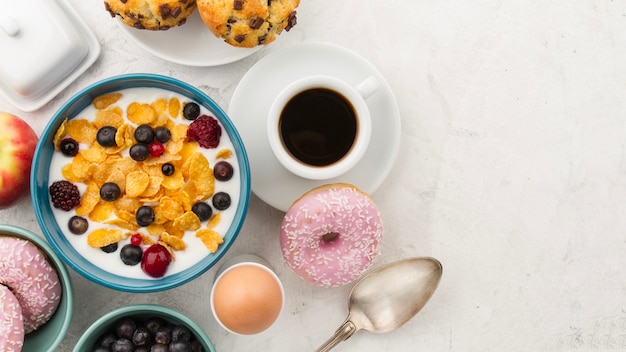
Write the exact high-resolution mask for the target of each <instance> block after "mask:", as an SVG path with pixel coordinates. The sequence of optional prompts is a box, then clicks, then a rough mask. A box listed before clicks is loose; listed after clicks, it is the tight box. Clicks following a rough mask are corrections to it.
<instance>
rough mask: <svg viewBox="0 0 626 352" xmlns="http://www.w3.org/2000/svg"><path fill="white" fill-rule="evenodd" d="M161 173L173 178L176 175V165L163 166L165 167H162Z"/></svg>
mask: <svg viewBox="0 0 626 352" xmlns="http://www.w3.org/2000/svg"><path fill="white" fill-rule="evenodd" d="M161 172H163V175H165V176H172V175H173V174H174V165H172V164H171V163H165V164H163V166H161Z"/></svg>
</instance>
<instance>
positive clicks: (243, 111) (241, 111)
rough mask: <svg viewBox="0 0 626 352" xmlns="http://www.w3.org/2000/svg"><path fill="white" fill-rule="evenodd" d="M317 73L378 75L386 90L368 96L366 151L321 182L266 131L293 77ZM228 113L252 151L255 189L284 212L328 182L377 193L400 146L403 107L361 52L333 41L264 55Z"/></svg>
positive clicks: (348, 77) (359, 77)
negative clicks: (293, 166)
mask: <svg viewBox="0 0 626 352" xmlns="http://www.w3.org/2000/svg"><path fill="white" fill-rule="evenodd" d="M314 74H325V75H331V76H335V77H338V78H340V79H342V80H345V81H346V82H348V83H352V84H354V85H356V84H358V83H360V82H362V81H363V80H364V79H366V78H368V77H369V76H374V77H376V78H377V79H378V80H379V82H380V83H381V89H380V90H379V91H377V92H376V93H374V94H373V95H372V96H371V97H369V98H368V99H367V105H368V107H369V109H370V113H371V116H372V137H371V142H370V145H369V148H368V150H367V152H366V154H365V156H364V157H363V158H362V159H361V161H360V162H359V163H358V164H357V165H356V166H355V167H354V168H353V169H351V170H350V171H348V172H347V173H345V174H343V175H341V176H338V177H335V178H332V179H329V180H321V181H320V180H308V179H304V178H301V177H299V176H296V175H294V174H292V173H291V172H289V171H287V170H286V169H285V168H284V167H283V166H282V165H281V164H280V163H279V161H278V160H277V159H276V158H275V157H274V154H273V153H272V151H271V149H270V146H269V144H268V141H267V134H266V132H265V131H266V121H267V113H268V111H269V109H270V106H271V104H272V101H273V100H274V98H275V97H276V95H278V93H279V92H280V91H281V90H282V89H283V88H284V87H285V86H286V85H287V84H289V83H291V82H293V81H294V80H297V79H299V78H302V77H306V76H309V75H314ZM228 116H229V117H230V118H231V119H232V121H233V123H234V124H235V125H236V127H237V130H238V131H239V133H240V135H241V137H242V139H243V142H244V145H245V147H246V152H247V153H248V158H249V160H250V170H251V179H252V192H254V194H256V195H257V196H258V197H259V198H261V199H262V200H263V201H264V202H266V203H267V204H269V205H271V206H272V207H274V208H276V209H279V210H282V211H286V210H287V209H289V207H290V206H291V204H292V203H293V201H294V200H296V199H297V198H298V197H300V196H301V195H302V194H304V193H305V192H307V191H308V190H310V189H312V188H314V187H317V186H319V185H322V184H327V183H335V182H345V183H351V184H353V185H355V186H357V187H359V188H360V189H361V190H362V191H364V192H367V193H369V194H372V193H373V192H374V191H375V190H376V189H377V188H378V187H379V186H380V185H381V184H382V182H383V181H384V179H385V178H386V177H387V175H388V174H389V172H390V171H391V167H392V166H393V164H394V162H395V159H396V156H397V154H398V150H399V147H400V112H399V109H398V105H397V103H396V100H395V97H394V95H393V92H392V91H391V87H390V86H389V84H388V83H387V81H386V80H385V78H384V77H383V75H382V74H381V73H380V72H379V71H378V70H377V69H376V68H375V67H374V66H373V65H372V64H371V63H370V62H368V61H367V60H365V59H364V58H363V57H361V56H359V55H358V54H356V53H354V52H352V51H350V50H348V49H345V48H342V47H339V46H336V45H333V44H328V43H317V42H309V43H302V44H297V45H293V46H290V47H286V48H283V49H280V50H278V51H275V52H273V53H270V54H269V55H267V56H266V57H264V58H263V59H261V60H259V62H257V63H256V64H255V65H254V66H253V67H252V68H251V69H250V70H249V71H248V72H247V73H246V74H245V75H244V77H243V78H242V79H241V81H240V83H239V85H238V86H237V88H236V89H235V92H234V93H233V97H232V100H231V103H230V107H229V111H228Z"/></svg>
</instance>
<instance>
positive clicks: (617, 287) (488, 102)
mask: <svg viewBox="0 0 626 352" xmlns="http://www.w3.org/2000/svg"><path fill="white" fill-rule="evenodd" d="M69 2H70V3H71V4H72V5H73V7H74V8H75V9H76V10H77V12H78V13H79V14H80V15H81V17H82V18H83V19H84V20H85V21H86V22H87V23H88V25H89V26H90V27H91V29H92V30H93V31H94V33H95V34H96V36H97V37H98V39H99V41H100V44H101V45H102V53H101V56H100V58H99V59H98V61H97V62H96V63H95V64H94V65H93V66H92V67H91V68H90V69H89V70H88V71H87V72H86V73H85V74H84V75H82V76H81V77H80V78H79V79H78V80H77V81H75V82H74V83H73V84H72V85H70V86H69V87H68V88H67V89H65V90H64V91H63V92H62V93H61V94H60V95H59V96H58V97H57V98H55V99H54V100H53V101H52V102H50V103H49V104H47V105H46V106H44V107H43V108H42V109H40V110H38V111H36V112H33V113H24V112H20V111H18V110H17V109H15V108H14V107H12V106H11V105H10V104H9V103H7V102H6V101H2V100H0V110H4V111H9V112H12V113H15V114H18V115H20V116H22V117H23V118H24V119H25V120H27V121H28V122H29V123H30V124H31V125H32V126H33V127H34V129H35V131H36V132H37V133H41V131H42V129H43V127H44V126H45V124H46V122H47V119H48V118H49V117H50V116H51V115H52V114H53V113H54V111H55V110H56V109H57V108H59V106H60V105H61V104H62V103H63V102H64V101H65V100H66V99H68V98H69V97H70V96H71V95H73V94H74V93H76V92H77V91H78V90H80V89H82V88H84V87H85V86H86V85H88V84H90V83H92V82H95V81H97V80H100V79H102V78H105V77H109V76H112V75H116V74H121V73H129V72H152V73H160V74H166V75H171V76H172V77H175V78H179V79H181V80H184V81H187V82H189V83H191V84H193V85H195V86H198V87H199V88H200V89H202V90H203V91H205V92H206V93H208V94H209V95H210V96H212V97H213V98H214V99H216V100H217V102H218V103H219V104H221V105H222V106H223V107H224V108H225V109H227V108H228V104H229V102H230V98H231V96H232V93H233V91H234V89H235V87H236V86H237V83H238V82H239V80H240V79H241V77H242V76H243V75H244V73H245V72H246V71H247V70H248V69H249V68H250V67H252V66H253V65H254V63H255V62H257V61H258V60H259V59H261V58H262V57H264V56H265V55H267V54H268V53H271V52H272V51H274V50H276V49H279V48H282V47H286V46H289V45H292V44H295V43H299V42H303V41H312V40H315V41H325V42H330V43H335V44H338V45H341V46H344V47H346V48H348V49H351V50H353V51H355V52H357V53H359V54H360V55H362V56H363V57H365V58H366V59H368V60H370V61H371V62H372V63H373V64H374V65H375V66H376V67H377V68H378V69H379V70H380V71H381V72H382V73H383V75H384V76H385V77H386V78H387V80H388V82H389V84H390V85H391V87H392V89H393V91H394V93H395V95H396V98H397V101H398V104H399V107H400V112H401V115H402V139H401V151H400V154H399V156H398V159H397V161H396V163H395V166H394V168H393V169H392V171H391V174H390V176H389V177H388V178H387V179H386V181H385V182H384V184H383V185H382V187H380V188H379V190H378V191H376V192H375V193H374V194H373V195H372V196H373V198H374V200H375V201H376V202H377V204H378V206H379V208H380V210H381V212H382V215H383V218H384V221H385V238H384V244H383V246H382V256H380V257H379V258H378V259H377V260H376V263H375V265H376V266H378V265H382V264H384V263H387V262H391V261H394V260H396V259H400V258H404V257H409V256H421V255H426V256H433V257H436V258H438V259H439V260H440V261H441V262H442V263H443V266H444V275H443V280H442V282H441V284H440V286H439V288H438V290H437V292H436V293H435V295H434V296H433V298H432V299H431V301H430V302H429V303H428V305H427V306H426V307H425V308H424V309H423V310H422V311H421V312H420V313H419V314H418V315H417V316H416V317H415V318H414V319H412V320H411V321H410V322H408V323H407V324H406V325H404V326H403V327H402V328H400V329H399V330H397V331H395V332H392V333H387V334H371V333H368V332H363V331H361V332H358V333H357V334H356V335H355V336H353V337H352V338H350V339H349V340H348V341H346V342H344V343H342V344H341V345H340V346H338V347H337V351H570V350H577V351H613V350H625V349H626V216H625V215H626V210H625V209H626V207H624V205H623V204H624V200H625V199H626V157H625V155H626V154H625V152H626V143H625V141H626V64H625V59H626V2H623V1H608V0H605V1H602V0H584V1H583V0H570V1H565V2H564V1H561V2H555V1H552V2H550V1H503V0H483V1H473V2H461V1H436V0H423V1H400V0H388V1H384V2H380V1H373V0H345V1H330V0H302V4H301V5H300V7H299V9H298V25H297V26H296V27H295V28H294V29H293V30H292V31H291V32H289V33H287V34H283V35H281V36H280V37H279V39H278V40H277V41H276V42H274V43H272V44H271V45H270V46H268V47H266V48H263V49H262V50H260V51H258V52H256V53H255V54H253V55H252V56H250V57H248V58H246V59H244V60H241V61H239V62H236V63H232V64H228V65H224V66H219V67H211V68H193V67H185V66H180V65H176V64H171V63H168V62H166V61H163V60H161V59H158V58H156V57H154V56H152V55H151V54H148V53H146V52H144V51H143V50H142V49H141V48H138V47H137V46H135V45H134V44H133V43H132V42H131V41H130V40H129V39H128V38H127V37H126V36H125V35H124V34H123V33H122V32H121V31H120V29H119V27H118V26H117V25H116V24H114V23H113V21H112V19H111V18H110V17H109V15H108V14H107V13H106V12H105V11H104V8H103V4H102V2H101V1H98V0H69ZM557 3H558V4H557ZM2 55H10V53H3V54H2ZM259 85H260V89H262V82H259ZM282 215H283V213H282V212H280V211H277V210H275V209H273V208H271V207H270V206H268V205H266V204H264V203H263V202H262V201H261V200H260V199H258V198H256V197H253V199H252V201H251V204H250V210H249V212H248V216H247V219H246V222H245V224H244V226H243V229H242V231H241V234H240V237H239V238H238V239H237V241H236V242H235V244H234V246H233V247H232V249H231V251H230V252H229V253H228V254H227V256H226V258H228V257H230V256H232V255H235V254H239V253H256V254H258V255H260V256H262V257H264V258H266V259H267V260H268V261H269V262H270V263H271V264H272V265H274V266H275V268H276V270H277V273H278V275H279V276H280V277H281V278H282V280H283V282H284V284H285V288H286V292H287V296H288V297H287V302H286V309H285V311H284V314H283V315H282V316H281V317H280V320H279V321H278V323H277V324H276V325H275V326H274V327H272V328H271V329H270V330H268V331H267V332H265V333H262V334H259V335H256V336H252V337H238V336H233V335H229V334H227V333H226V332H225V331H224V330H222V329H221V328H220V327H219V326H218V325H217V323H216V322H215V321H214V319H213V317H212V316H211V314H210V309H209V305H208V292H209V289H210V287H211V282H212V280H213V276H214V271H215V269H212V270H210V271H208V272H207V273H206V274H204V275H203V276H201V277H200V278H198V279H196V280H194V281H192V282H190V283H188V284H186V285H184V286H181V287H179V288H175V289H172V290H170V291H166V292H163V293H158V294H125V293H120V292H117V291H112V290H109V289H106V288H103V287H100V286H98V285H96V284H94V283H92V282H90V281H88V280H86V279H84V278H82V277H81V276H79V275H77V274H76V273H75V272H73V271H72V272H71V275H72V280H73V284H74V292H75V297H76V300H75V308H74V309H75V310H74V312H75V314H74V318H73V321H72V324H71V326H70V329H69V332H68V334H67V336H66V338H65V340H64V342H63V344H62V345H61V347H60V349H59V351H71V349H72V348H73V346H74V343H75V342H76V341H77V339H78V338H79V337H80V335H81V333H82V332H83V331H84V330H85V329H86V327H87V326H88V325H89V324H90V323H91V322H93V321H94V320H95V319H96V318H97V317H99V316H100V315H102V314H104V313H106V312H108V311H110V310H111V309H114V308H117V307H120V306H124V305H128V304H133V303H144V302H150V303H157V304H162V305H167V306H171V307H174V308H176V309H178V310H180V311H181V312H183V313H185V314H187V315H189V316H190V317H191V318H192V319H194V320H196V321H197V322H198V323H199V324H200V325H201V326H202V327H204V328H205V329H206V331H207V332H208V334H209V335H210V336H211V338H212V339H213V341H214V343H215V346H216V348H217V350H218V351H238V352H245V351H274V352H277V351H294V350H298V351H311V350H313V349H314V348H316V347H317V346H318V345H319V344H320V343H322V342H323V341H324V340H325V339H326V338H327V337H329V336H330V334H331V333H332V332H334V330H335V328H336V327H338V326H339V325H340V324H341V323H342V322H343V320H344V318H345V316H346V314H347V307H346V305H347V296H348V292H349V290H350V288H351V285H348V286H346V287H341V288H335V289H324V288H318V287H314V286H312V285H310V284H307V283H305V282H304V281H302V280H300V279H299V278H297V277H296V276H295V274H293V273H292V272H291V271H290V270H289V269H288V268H287V267H286V266H285V265H284V264H283V262H282V256H281V254H280V251H279V248H278V244H277V238H278V237H277V236H278V228H279V224H280V221H281V220H282ZM0 222H2V223H8V224H13V225H19V226H22V227H25V228H27V229H30V230H32V231H34V232H36V233H39V234H41V231H40V229H39V228H38V225H37V222H36V220H35V217H34V214H33V207H32V205H31V202H30V199H25V200H24V201H22V202H21V203H20V204H18V205H17V206H16V207H14V208H11V209H7V210H3V211H1V212H0Z"/></svg>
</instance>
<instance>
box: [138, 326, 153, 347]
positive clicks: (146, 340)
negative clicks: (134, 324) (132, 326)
mask: <svg viewBox="0 0 626 352" xmlns="http://www.w3.org/2000/svg"><path fill="white" fill-rule="evenodd" d="M133 343H134V344H135V346H149V345H150V344H152V335H151V334H150V330H148V328H146V327H138V328H137V330H135V333H134V334H133Z"/></svg>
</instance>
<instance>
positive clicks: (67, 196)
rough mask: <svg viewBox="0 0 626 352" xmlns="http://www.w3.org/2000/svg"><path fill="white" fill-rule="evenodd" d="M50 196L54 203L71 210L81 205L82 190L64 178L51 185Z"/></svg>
mask: <svg viewBox="0 0 626 352" xmlns="http://www.w3.org/2000/svg"><path fill="white" fill-rule="evenodd" d="M49 190H50V197H51V198H52V205H54V207H55V208H59V209H62V210H65V211H70V210H72V209H73V208H74V207H77V206H78V205H80V192H79V191H78V187H76V185H75V184H73V183H71V182H69V181H66V180H62V181H55V182H54V183H52V185H50V189H49Z"/></svg>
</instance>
